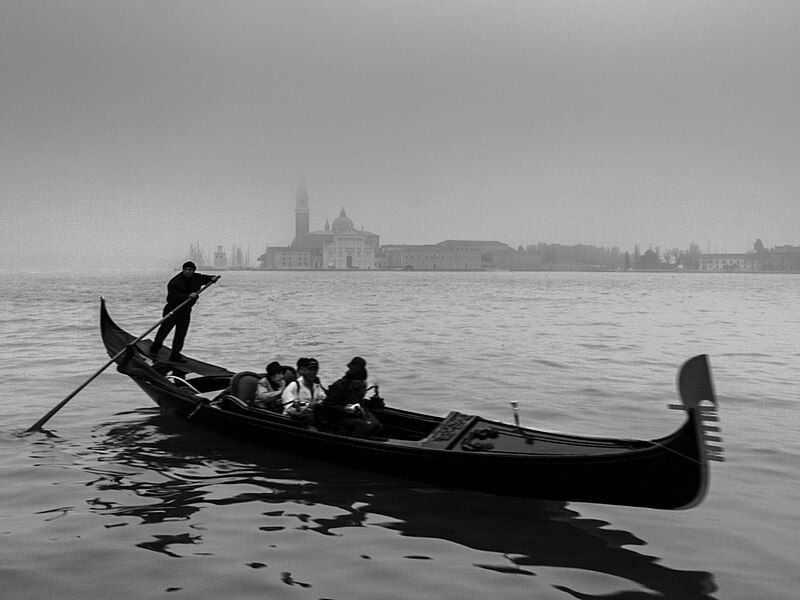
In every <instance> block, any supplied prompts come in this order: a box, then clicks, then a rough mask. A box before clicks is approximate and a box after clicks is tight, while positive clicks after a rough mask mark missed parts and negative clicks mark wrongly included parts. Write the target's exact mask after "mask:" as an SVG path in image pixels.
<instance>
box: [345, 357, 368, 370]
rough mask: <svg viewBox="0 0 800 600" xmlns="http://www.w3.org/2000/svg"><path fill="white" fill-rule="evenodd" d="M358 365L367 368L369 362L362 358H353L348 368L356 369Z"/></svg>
mask: <svg viewBox="0 0 800 600" xmlns="http://www.w3.org/2000/svg"><path fill="white" fill-rule="evenodd" d="M356 365H358V366H360V367H366V366H367V361H365V360H364V359H363V358H361V357H360V356H354V357H353V358H352V359H351V360H350V362H349V363H347V366H348V367H354V366H356Z"/></svg>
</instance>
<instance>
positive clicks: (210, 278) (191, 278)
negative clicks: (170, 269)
mask: <svg viewBox="0 0 800 600" xmlns="http://www.w3.org/2000/svg"><path fill="white" fill-rule="evenodd" d="M196 271H197V266H196V265H195V264H194V263H193V262H192V261H187V262H185V263H183V267H182V268H181V272H180V273H178V274H177V275H175V277H173V278H172V279H170V280H169V283H167V304H166V305H165V306H164V311H163V313H162V314H163V316H167V315H168V314H169V313H170V312H172V311H173V310H175V308H177V307H178V306H180V305H181V304H182V303H183V302H185V301H186V300H189V299H191V300H192V302H189V303H188V304H187V305H186V306H184V307H183V308H181V309H180V310H179V311H178V312H176V313H175V314H174V315H173V316H172V317H170V318H169V319H167V320H166V321H164V322H163V323H162V324H161V327H159V328H158V332H157V333H156V337H155V339H154V340H153V345H152V346H150V352H149V354H150V356H152V357H153V358H158V353H159V350H161V346H162V345H163V344H164V339H166V337H167V335H168V334H169V332H170V331H172V328H173V327H174V328H175V335H174V336H173V339H172V352H171V353H170V355H169V360H170V361H172V362H186V359H185V358H184V357H183V356H182V355H181V350H183V342H184V340H185V339H186V333H187V332H188V331H189V322H190V321H191V319H192V306H194V304H195V302H196V301H197V296H198V294H197V293H198V292H199V291H200V288H202V287H203V286H204V285H206V284H208V283H213V282H215V281H217V280H218V279H219V275H204V274H203V273H197V272H196Z"/></svg>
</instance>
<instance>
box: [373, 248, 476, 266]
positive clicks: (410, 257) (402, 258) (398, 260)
mask: <svg viewBox="0 0 800 600" xmlns="http://www.w3.org/2000/svg"><path fill="white" fill-rule="evenodd" d="M381 253H382V260H381V263H380V264H381V267H383V268H386V269H401V270H405V271H415V270H420V271H479V270H480V269H481V252H480V249H479V248H477V247H470V246H468V245H464V246H459V247H454V248H450V247H447V246H443V245H442V244H418V245H413V244H401V245H388V246H383V247H382V248H381Z"/></svg>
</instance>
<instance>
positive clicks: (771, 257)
mask: <svg viewBox="0 0 800 600" xmlns="http://www.w3.org/2000/svg"><path fill="white" fill-rule="evenodd" d="M753 252H755V254H756V255H758V258H759V261H760V262H761V270H762V271H792V272H800V246H789V245H786V246H775V247H774V248H766V247H764V243H763V242H762V241H761V240H756V243H755V244H753Z"/></svg>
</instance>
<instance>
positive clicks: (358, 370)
mask: <svg viewBox="0 0 800 600" xmlns="http://www.w3.org/2000/svg"><path fill="white" fill-rule="evenodd" d="M344 376H345V379H357V380H358V381H366V379H367V369H366V368H364V367H363V366H361V365H353V366H352V367H350V368H349V369H348V370H347V373H345V374H344Z"/></svg>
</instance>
